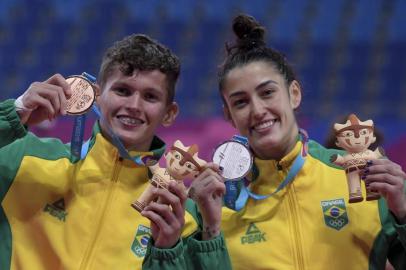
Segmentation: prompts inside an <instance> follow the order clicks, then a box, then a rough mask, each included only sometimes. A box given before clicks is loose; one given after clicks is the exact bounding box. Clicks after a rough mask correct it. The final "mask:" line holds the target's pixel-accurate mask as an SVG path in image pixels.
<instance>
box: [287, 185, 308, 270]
mask: <svg viewBox="0 0 406 270" xmlns="http://www.w3.org/2000/svg"><path fill="white" fill-rule="evenodd" d="M287 193H288V203H289V209H290V210H291V211H290V212H291V213H290V217H291V221H292V223H291V224H292V226H293V233H294V236H293V237H294V244H295V246H294V247H293V249H294V251H295V252H296V254H295V255H296V262H295V263H296V265H295V268H296V269H305V263H304V257H303V250H302V241H301V234H300V229H299V216H298V214H297V207H296V206H297V201H296V197H295V194H294V193H295V192H294V187H293V185H290V187H289V189H288V190H287Z"/></svg>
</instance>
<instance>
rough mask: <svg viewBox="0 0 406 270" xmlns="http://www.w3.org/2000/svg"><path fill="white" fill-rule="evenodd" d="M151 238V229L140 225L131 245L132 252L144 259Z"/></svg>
mask: <svg viewBox="0 0 406 270" xmlns="http://www.w3.org/2000/svg"><path fill="white" fill-rule="evenodd" d="M149 238H151V229H150V228H148V227H146V226H144V225H138V229H137V233H136V234H135V238H134V241H133V244H132V245H131V250H132V251H133V252H134V253H135V255H137V257H140V258H142V257H144V256H145V253H146V252H147V245H148V241H149Z"/></svg>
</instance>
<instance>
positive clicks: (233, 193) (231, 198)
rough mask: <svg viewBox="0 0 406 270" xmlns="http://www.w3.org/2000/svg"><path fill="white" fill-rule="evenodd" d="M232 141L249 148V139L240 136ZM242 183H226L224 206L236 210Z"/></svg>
mask: <svg viewBox="0 0 406 270" xmlns="http://www.w3.org/2000/svg"><path fill="white" fill-rule="evenodd" d="M232 140H234V141H237V142H240V143H242V144H244V145H245V146H247V147H248V139H247V138H246V137H243V136H240V135H234V136H233V138H232ZM240 182H241V181H235V180H233V181H225V182H224V184H225V185H226V194H224V204H225V205H226V206H227V207H228V208H231V209H234V208H235V198H237V196H238V185H240Z"/></svg>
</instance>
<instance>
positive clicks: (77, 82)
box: [66, 75, 96, 115]
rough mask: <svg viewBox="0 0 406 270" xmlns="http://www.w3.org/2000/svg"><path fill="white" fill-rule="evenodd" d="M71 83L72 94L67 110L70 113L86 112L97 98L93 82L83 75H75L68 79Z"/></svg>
mask: <svg viewBox="0 0 406 270" xmlns="http://www.w3.org/2000/svg"><path fill="white" fill-rule="evenodd" d="M66 81H67V82H68V83H69V85H70V87H71V90H72V96H71V97H70V98H69V99H68V100H67V105H66V112H67V114H70V115H79V114H84V113H86V112H87V111H88V110H89V109H90V108H91V107H92V105H93V102H94V101H95V99H96V91H95V90H94V88H93V84H92V83H91V82H90V81H89V80H88V79H86V78H85V77H83V76H79V75H73V76H70V77H68V78H67V79H66Z"/></svg>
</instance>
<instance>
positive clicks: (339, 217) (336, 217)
mask: <svg viewBox="0 0 406 270" xmlns="http://www.w3.org/2000/svg"><path fill="white" fill-rule="evenodd" d="M320 204H321V208H322V211H323V216H324V223H325V224H326V225H327V226H328V227H330V228H333V229H336V230H337V231H339V230H341V229H342V228H343V227H344V226H345V225H347V224H348V215H347V209H346V207H345V201H344V199H336V200H329V201H321V202H320Z"/></svg>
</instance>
